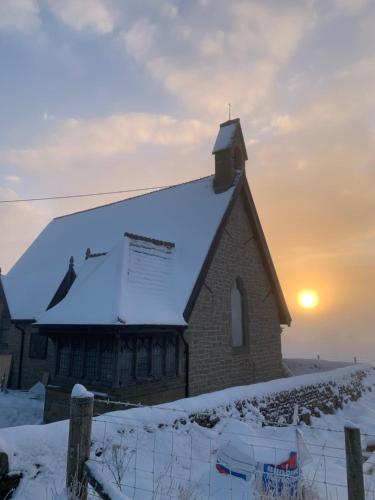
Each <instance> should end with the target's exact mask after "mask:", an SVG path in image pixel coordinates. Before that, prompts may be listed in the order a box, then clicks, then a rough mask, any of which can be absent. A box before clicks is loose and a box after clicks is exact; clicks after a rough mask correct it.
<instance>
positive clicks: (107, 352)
mask: <svg viewBox="0 0 375 500" xmlns="http://www.w3.org/2000/svg"><path fill="white" fill-rule="evenodd" d="M112 380H113V340H112V339H109V340H102V342H101V344H100V381H101V382H102V383H103V384H104V385H110V384H111V383H112Z"/></svg>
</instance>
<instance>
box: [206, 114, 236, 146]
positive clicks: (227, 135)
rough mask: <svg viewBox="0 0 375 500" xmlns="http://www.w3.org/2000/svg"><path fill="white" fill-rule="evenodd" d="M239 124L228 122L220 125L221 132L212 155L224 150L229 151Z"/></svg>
mask: <svg viewBox="0 0 375 500" xmlns="http://www.w3.org/2000/svg"><path fill="white" fill-rule="evenodd" d="M237 127H238V123H237V122H235V121H233V122H228V123H223V124H221V125H220V130H219V133H218V136H217V138H216V141H215V144H214V149H213V150H212V153H218V152H219V151H222V150H223V149H228V148H229V147H230V146H231V145H232V141H233V137H234V134H235V133H236V130H237Z"/></svg>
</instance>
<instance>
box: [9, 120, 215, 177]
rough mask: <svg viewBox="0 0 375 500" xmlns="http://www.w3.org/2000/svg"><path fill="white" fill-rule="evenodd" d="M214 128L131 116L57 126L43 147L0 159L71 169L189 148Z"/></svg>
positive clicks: (34, 166)
mask: <svg viewBox="0 0 375 500" xmlns="http://www.w3.org/2000/svg"><path fill="white" fill-rule="evenodd" d="M212 134H213V128H212V127H211V126H208V125H206V124H205V123H202V122H200V121H198V120H177V119H175V118H172V117H171V116H167V115H152V114H146V113H130V114H125V115H113V116H109V117H105V118H97V119H86V120H84V119H73V118H72V119H67V120H65V121H63V122H58V123H57V124H56V126H55V127H54V128H53V129H51V131H50V133H49V135H47V137H45V139H44V144H41V145H35V147H32V148H27V149H22V148H20V149H8V150H2V151H0V159H1V160H2V161H4V162H8V163H9V164H11V165H14V166H17V167H20V168H22V169H26V170H33V171H43V170H50V169H51V168H55V169H56V168H57V169H60V170H66V169H69V168H74V162H77V161H86V162H87V161H95V162H98V161H100V162H103V161H106V160H109V159H111V158H113V157H116V156H119V155H124V154H126V153H129V152H131V151H134V150H136V149H137V148H140V147H147V146H152V145H154V146H162V147H163V146H171V147H173V146H184V147H186V146H191V145H197V144H198V143H199V142H201V141H204V140H206V139H207V138H208V137H211V135H212Z"/></svg>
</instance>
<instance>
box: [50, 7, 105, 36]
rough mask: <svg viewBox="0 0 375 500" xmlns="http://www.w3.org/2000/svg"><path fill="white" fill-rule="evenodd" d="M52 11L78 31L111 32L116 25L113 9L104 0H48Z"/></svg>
mask: <svg viewBox="0 0 375 500" xmlns="http://www.w3.org/2000/svg"><path fill="white" fill-rule="evenodd" d="M48 5H49V7H50V8H51V10H52V12H53V13H54V14H55V15H56V17H58V18H59V19H60V20H61V21H62V22H63V23H65V24H66V25H68V26H69V27H70V28H73V29H75V30H77V31H82V30H93V31H96V32H97V33H101V34H105V33H110V32H111V31H112V30H113V26H114V17H113V14H112V11H111V10H110V9H109V8H108V7H107V5H106V3H105V2H104V1H102V0H64V1H61V0H48Z"/></svg>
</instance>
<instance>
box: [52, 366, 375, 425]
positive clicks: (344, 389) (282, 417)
mask: <svg viewBox="0 0 375 500" xmlns="http://www.w3.org/2000/svg"><path fill="white" fill-rule="evenodd" d="M165 389H166V388H164V391H162V392H160V393H158V392H157V391H155V392H154V393H153V394H148V395H146V394H144V395H143V397H142V398H141V397H138V398H135V397H132V398H126V399H125V401H126V402H128V403H137V402H138V401H142V404H143V405H154V404H159V403H160V400H163V399H164V401H165V399H167V398H168V399H169V400H171V401H173V402H172V403H167V404H161V405H160V406H158V407H155V411H156V413H155V417H154V422H153V423H154V424H155V425H159V426H160V427H161V426H167V427H168V426H173V427H175V428H177V427H182V428H183V427H185V426H186V425H188V424H190V423H197V424H198V425H201V426H202V427H208V428H212V427H214V426H215V425H216V424H217V423H218V422H219V421H220V420H221V418H227V417H233V418H236V419H239V420H244V421H246V420H247V421H255V420H257V421H259V422H261V423H262V424H263V425H282V424H289V423H292V421H293V415H294V412H295V407H296V405H297V406H298V416H299V419H300V420H301V421H304V422H305V423H306V424H310V420H311V416H315V417H319V416H320V415H321V414H333V413H334V412H335V411H336V410H338V409H340V408H343V406H344V405H345V404H347V403H349V402H350V401H356V400H358V399H359V398H360V397H361V396H362V395H363V394H365V393H367V392H372V391H374V390H375V369H374V368H373V367H371V366H370V365H359V366H358V367H356V366H352V367H347V368H340V369H337V370H332V371H331V372H324V373H318V374H316V375H314V374H312V375H309V376H303V375H302V376H297V377H291V378H289V379H279V380H275V381H271V382H265V383H261V384H253V385H248V386H241V387H233V388H230V389H226V390H224V391H218V392H214V393H209V394H204V395H201V396H196V397H192V398H188V399H180V400H177V401H175V400H176V399H178V397H181V395H182V394H181V393H182V387H181V386H180V387H178V381H176V386H175V387H173V388H172V387H170V388H169V389H170V391H169V393H168V394H167V393H166V392H165ZM69 401H70V392H67V391H66V390H64V389H61V388H58V387H53V386H49V387H48V388H47V393H46V404H45V421H46V422H52V421H55V420H59V419H62V418H68V417H69ZM130 407H133V409H130ZM158 408H160V410H173V411H172V413H171V412H169V411H161V412H158V411H157V410H158ZM128 409H129V410H130V411H131V412H136V413H135V414H133V415H132V417H134V418H138V417H139V419H140V421H141V420H142V415H141V413H138V412H139V411H140V412H142V409H140V410H138V409H134V405H126V404H121V403H118V402H116V401H114V400H109V401H106V400H104V399H103V397H100V396H98V397H96V398H95V404H94V413H95V415H100V414H103V413H107V412H111V411H118V410H128ZM174 410H177V411H178V412H181V413H182V414H183V416H182V417H181V413H180V414H179V417H178V418H176V419H173V418H170V417H171V415H172V416H173V413H175V411H174Z"/></svg>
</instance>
